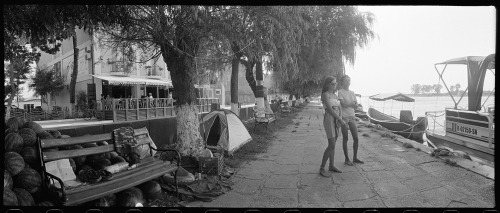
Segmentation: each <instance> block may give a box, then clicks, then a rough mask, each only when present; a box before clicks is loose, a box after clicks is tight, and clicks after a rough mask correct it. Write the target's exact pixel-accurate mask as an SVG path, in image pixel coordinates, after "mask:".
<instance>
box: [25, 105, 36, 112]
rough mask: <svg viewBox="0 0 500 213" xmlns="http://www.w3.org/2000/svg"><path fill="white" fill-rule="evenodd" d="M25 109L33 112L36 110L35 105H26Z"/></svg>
mask: <svg viewBox="0 0 500 213" xmlns="http://www.w3.org/2000/svg"><path fill="white" fill-rule="evenodd" d="M23 108H24V110H26V111H28V112H31V111H33V109H34V108H35V104H24V106H23Z"/></svg>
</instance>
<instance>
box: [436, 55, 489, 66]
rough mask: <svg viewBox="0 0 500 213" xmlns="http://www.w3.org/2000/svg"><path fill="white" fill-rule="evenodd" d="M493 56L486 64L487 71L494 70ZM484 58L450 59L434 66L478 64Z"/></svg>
mask: <svg viewBox="0 0 500 213" xmlns="http://www.w3.org/2000/svg"><path fill="white" fill-rule="evenodd" d="M494 57H495V56H494V54H493V59H492V61H491V62H490V63H488V69H495V58H494ZM485 58H486V56H466V57H460V58H454V59H450V60H447V61H444V62H441V63H436V64H463V65H467V64H468V63H470V62H475V63H479V62H482V61H483V60H484V59H485Z"/></svg>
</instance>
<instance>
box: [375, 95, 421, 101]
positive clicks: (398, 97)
mask: <svg viewBox="0 0 500 213" xmlns="http://www.w3.org/2000/svg"><path fill="white" fill-rule="evenodd" d="M369 98H370V99H372V100H376V101H387V100H396V101H402V102H415V99H413V98H410V97H408V96H406V95H403V94H401V93H383V94H376V95H372V96H370V97H369Z"/></svg>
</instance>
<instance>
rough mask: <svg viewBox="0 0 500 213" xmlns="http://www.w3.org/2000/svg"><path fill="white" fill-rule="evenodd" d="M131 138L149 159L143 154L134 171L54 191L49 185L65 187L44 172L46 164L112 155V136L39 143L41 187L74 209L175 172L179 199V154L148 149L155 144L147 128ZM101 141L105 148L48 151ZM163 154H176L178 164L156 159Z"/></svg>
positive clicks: (113, 146)
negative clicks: (139, 145)
mask: <svg viewBox="0 0 500 213" xmlns="http://www.w3.org/2000/svg"><path fill="white" fill-rule="evenodd" d="M134 135H135V138H136V139H137V142H138V143H139V144H147V145H148V146H149V149H150V153H149V154H150V155H147V154H146V155H147V157H145V158H143V159H141V161H140V163H139V164H138V165H137V167H136V168H133V169H130V170H125V171H121V172H118V173H115V174H113V178H112V179H111V180H107V181H103V180H101V181H99V182H97V183H85V184H84V185H82V186H77V187H71V188H66V187H60V188H57V187H55V186H53V185H51V183H53V181H54V180H55V181H57V182H59V184H60V186H64V183H63V181H62V180H61V179H60V178H58V177H57V176H55V175H53V174H50V173H48V172H47V171H46V168H45V163H46V162H49V161H54V160H59V159H67V158H74V157H79V156H88V155H94V154H101V153H107V152H112V151H115V144H114V139H113V138H114V136H113V133H105V134H98V135H88V136H81V137H71V138H60V139H42V140H40V139H39V150H40V156H41V158H40V159H41V165H42V183H43V185H44V186H43V188H44V189H46V190H47V192H48V193H49V194H52V195H54V196H56V198H57V200H58V202H60V203H58V204H60V205H64V206H73V205H77V204H81V203H85V202H88V201H92V200H95V199H98V198H101V197H103V196H106V195H109V194H114V193H117V192H120V191H123V190H125V189H127V188H130V187H133V186H137V185H139V184H142V183H144V182H147V181H149V180H153V179H155V178H158V177H161V176H163V175H165V174H167V173H168V172H172V171H175V175H174V179H175V187H176V193H177V196H178V195H179V194H178V188H177V168H179V167H180V162H181V156H180V154H179V153H178V152H177V151H176V150H171V149H156V148H154V147H153V146H152V145H151V143H154V142H153V141H152V140H151V139H150V137H149V133H148V130H147V129H146V128H140V129H134ZM144 136H146V137H144ZM100 141H106V142H108V145H102V146H97V147H88V148H83V149H73V150H60V151H54V150H52V151H50V150H47V149H50V148H55V147H60V146H68V145H82V144H87V143H95V142H100ZM152 150H156V151H158V153H157V154H156V155H155V156H153V151H152ZM166 151H169V152H174V153H175V154H176V156H177V159H176V161H177V164H172V163H171V162H170V161H163V160H161V159H160V158H159V153H160V152H166ZM75 175H76V174H75Z"/></svg>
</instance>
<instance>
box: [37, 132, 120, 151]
mask: <svg viewBox="0 0 500 213" xmlns="http://www.w3.org/2000/svg"><path fill="white" fill-rule="evenodd" d="M112 139H113V135H112V134H111V133H105V134H98V135H86V136H80V137H71V138H58V139H42V140H40V144H41V145H42V149H45V148H52V147H58V146H69V145H78V144H84V143H93V142H99V141H110V142H113V141H112Z"/></svg>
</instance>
